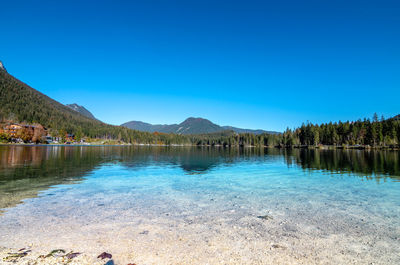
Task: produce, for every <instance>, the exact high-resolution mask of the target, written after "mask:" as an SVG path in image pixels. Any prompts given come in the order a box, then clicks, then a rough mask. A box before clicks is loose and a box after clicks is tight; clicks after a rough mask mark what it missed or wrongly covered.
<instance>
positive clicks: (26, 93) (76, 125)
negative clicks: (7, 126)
mask: <svg viewBox="0 0 400 265" xmlns="http://www.w3.org/2000/svg"><path fill="white" fill-rule="evenodd" d="M0 121H3V122H4V121H13V122H21V123H28V124H41V125H43V126H45V127H47V128H49V129H50V133H51V134H52V135H57V136H61V137H63V136H64V135H65V134H66V133H70V134H71V133H72V134H75V135H76V136H77V138H78V139H79V138H80V137H82V136H87V137H91V138H106V139H118V140H123V141H125V142H132V143H154V142H156V141H161V139H163V138H165V137H164V136H157V137H155V136H153V135H152V134H150V133H144V132H138V131H134V130H130V129H127V128H124V127H121V126H112V125H108V124H105V123H102V122H100V121H98V120H94V119H91V118H88V117H86V116H84V115H82V114H80V113H78V112H77V111H75V110H72V109H71V108H69V107H67V106H65V105H63V104H61V103H59V102H57V101H55V100H53V99H51V98H49V97H48V96H46V95H44V94H42V93H40V92H39V91H37V90H35V89H33V88H31V87H30V86H28V85H27V84H25V83H23V82H21V81H19V80H18V79H16V78H14V77H13V76H11V75H10V74H9V73H7V71H5V69H4V67H3V68H0ZM177 142H179V141H178V140H177Z"/></svg>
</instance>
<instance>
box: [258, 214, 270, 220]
mask: <svg viewBox="0 0 400 265" xmlns="http://www.w3.org/2000/svg"><path fill="white" fill-rule="evenodd" d="M257 218H259V219H261V220H272V219H274V218H273V217H272V216H271V215H268V214H266V215H259V216H257Z"/></svg>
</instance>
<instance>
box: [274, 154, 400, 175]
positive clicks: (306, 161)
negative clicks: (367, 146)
mask: <svg viewBox="0 0 400 265" xmlns="http://www.w3.org/2000/svg"><path fill="white" fill-rule="evenodd" d="M282 154H283V155H284V156H285V160H286V163H287V164H288V165H291V164H296V165H299V166H300V167H301V168H303V169H314V170H327V171H330V172H334V173H352V174H356V175H359V176H363V177H366V178H367V179H372V178H375V179H377V180H379V179H380V178H385V177H390V178H394V179H400V160H399V155H400V152H399V151H389V150H383V151H378V150H341V149H339V150H318V149H317V150H315V149H287V150H283V151H282Z"/></svg>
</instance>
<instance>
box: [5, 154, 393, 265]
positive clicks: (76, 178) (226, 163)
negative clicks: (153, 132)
mask: <svg viewBox="0 0 400 265" xmlns="http://www.w3.org/2000/svg"><path fill="white" fill-rule="evenodd" d="M399 170H400V164H399V153H398V152H390V151H386V152H366V151H342V150H337V151H328V150H326V151H313V150H278V149H266V150H259V149H217V148H184V147H176V148H168V147H160V148H159V147H9V146H0V203H1V204H0V206H1V208H2V214H1V215H0V242H1V244H0V245H2V246H6V247H15V248H21V247H23V246H25V245H28V244H34V245H35V246H40V247H42V248H44V249H47V248H52V249H54V248H58V247H61V248H75V249H76V248H78V249H80V250H81V251H84V250H85V249H87V251H88V252H91V251H92V252H93V253H96V251H100V250H104V249H108V250H110V251H113V253H116V257H117V261H118V259H119V260H120V261H121V262H124V261H125V260H127V259H128V258H127V257H128V256H129V255H130V254H129V253H133V252H134V253H136V254H135V258H136V260H137V261H138V262H139V261H142V262H143V263H145V264H150V263H154V264H157V263H159V262H157V261H159V258H160V257H162V260H163V261H164V262H161V263H165V264H174V263H185V262H186V263H188V264H189V263H191V261H193V262H194V261H196V262H198V261H199V260H203V261H204V262H203V263H210V264H214V263H216V262H219V261H221V260H225V261H224V262H225V263H243V264H246V263H247V264H248V263H249V261H250V263H260V264H268V263H269V264H271V263H270V262H274V261H275V262H277V263H286V264H287V263H292V262H294V261H296V262H297V261H298V262H299V263H301V262H303V263H304V262H305V263H308V264H311V263H317V264H320V263H332V264H338V263H340V264H343V263H359V264H365V263H368V262H373V263H376V264H394V263H400V258H399V256H398V253H400V183H399V180H400V174H399ZM261 216H267V217H266V218H260V217H261ZM138 252H139V254H138ZM156 253H157V255H156ZM170 259H172V260H173V261H175V262H173V261H171V262H170ZM281 259H282V260H281ZM230 261H231V262H230ZM200 263H202V262H200Z"/></svg>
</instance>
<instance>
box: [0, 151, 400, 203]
mask: <svg viewBox="0 0 400 265" xmlns="http://www.w3.org/2000/svg"><path fill="white" fill-rule="evenodd" d="M399 154H400V152H398V151H360V150H308V149H268V148H267V149H262V148H261V149H260V148H216V147H138V146H131V147H127V146H86V147H85V146H0V208H7V207H13V206H15V205H16V204H18V203H20V202H21V200H23V199H25V198H32V197H36V196H37V195H38V193H39V192H40V191H41V190H46V189H48V188H49V187H51V186H54V185H59V184H68V183H76V182H79V181H81V180H82V179H83V177H84V176H85V175H87V174H89V173H90V172H92V171H93V170H94V169H95V168H96V167H99V166H101V165H102V164H104V163H110V162H113V163H120V164H121V165H122V166H124V167H127V168H128V169H129V170H135V169H140V168H143V167H147V166H150V165H157V166H162V165H166V166H168V165H169V166H171V165H172V166H178V167H181V168H182V169H183V170H184V171H185V172H186V173H187V174H202V173H206V172H208V171H210V170H212V169H213V168H215V167H217V166H219V165H224V166H229V165H234V164H235V163H238V162H245V161H256V162H260V163H264V162H267V161H273V160H275V161H282V159H284V161H285V162H286V163H287V164H288V165H297V166H300V167H301V168H303V169H311V170H326V171H330V172H334V173H343V172H349V173H354V174H356V175H360V176H363V177H367V179H372V178H374V179H380V178H382V177H391V178H395V179H400V161H399Z"/></svg>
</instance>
